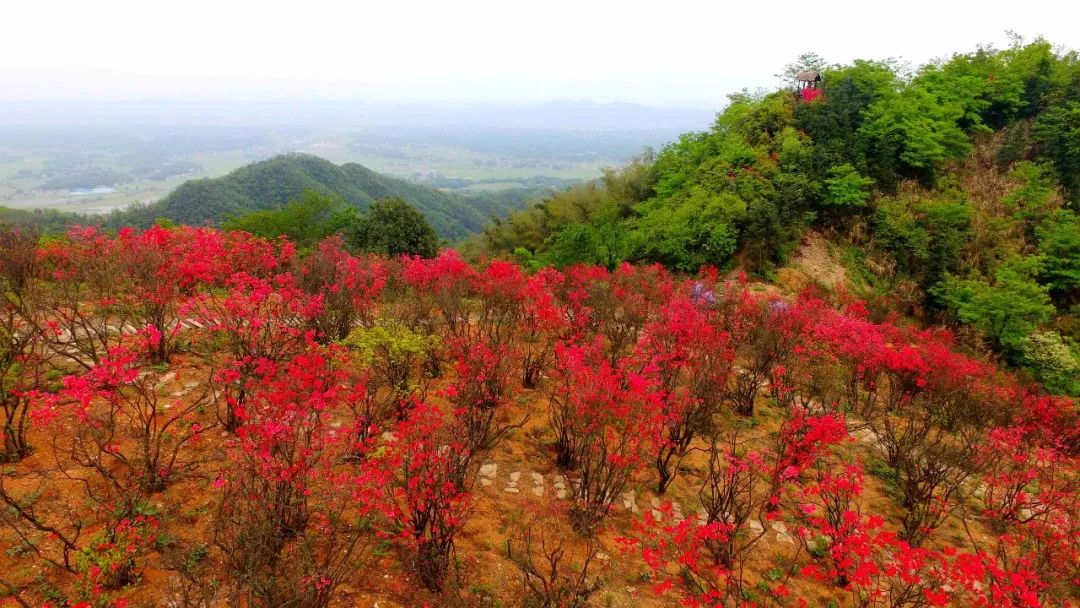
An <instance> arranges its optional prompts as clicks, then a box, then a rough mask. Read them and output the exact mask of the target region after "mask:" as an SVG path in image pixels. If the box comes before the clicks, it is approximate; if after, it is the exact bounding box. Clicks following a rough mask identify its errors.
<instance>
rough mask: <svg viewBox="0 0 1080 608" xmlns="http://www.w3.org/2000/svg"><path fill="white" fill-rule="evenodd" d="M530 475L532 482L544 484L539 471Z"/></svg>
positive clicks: (539, 484)
mask: <svg viewBox="0 0 1080 608" xmlns="http://www.w3.org/2000/svg"><path fill="white" fill-rule="evenodd" d="M531 475H532V480H533V483H534V484H536V485H538V486H542V485H544V476H543V475H541V474H540V473H535V472H534V473H532V474H531Z"/></svg>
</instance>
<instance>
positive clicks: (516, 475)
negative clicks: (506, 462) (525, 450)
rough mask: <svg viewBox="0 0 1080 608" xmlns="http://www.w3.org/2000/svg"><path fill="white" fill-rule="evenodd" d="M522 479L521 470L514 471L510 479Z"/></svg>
mask: <svg viewBox="0 0 1080 608" xmlns="http://www.w3.org/2000/svg"><path fill="white" fill-rule="evenodd" d="M519 479H521V471H514V472H513V473H510V481H517V480H519Z"/></svg>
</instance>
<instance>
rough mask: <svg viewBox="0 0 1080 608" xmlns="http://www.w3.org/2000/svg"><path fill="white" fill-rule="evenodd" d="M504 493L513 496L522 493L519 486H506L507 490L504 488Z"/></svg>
mask: <svg viewBox="0 0 1080 608" xmlns="http://www.w3.org/2000/svg"><path fill="white" fill-rule="evenodd" d="M503 492H509V493H511V494H518V493H519V492H521V490H519V489H518V488H517V486H506V487H505V488H503Z"/></svg>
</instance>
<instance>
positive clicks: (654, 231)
mask: <svg viewBox="0 0 1080 608" xmlns="http://www.w3.org/2000/svg"><path fill="white" fill-rule="evenodd" d="M643 211H644V215H643V216H642V217H641V218H640V219H639V220H638V222H637V233H636V235H635V238H634V254H633V255H634V257H635V258H638V259H642V260H648V261H655V262H660V263H662V264H664V265H666V266H668V267H669V268H672V269H675V270H680V271H683V272H696V271H697V270H698V269H699V268H701V266H703V265H706V264H710V265H716V266H722V265H724V264H725V263H727V262H728V261H729V260H730V259H731V256H732V254H734V253H735V248H736V246H737V245H738V237H739V229H738V227H737V226H736V221H737V220H738V219H740V218H741V217H742V216H743V215H744V214H745V213H746V203H745V202H744V201H743V200H742V199H741V198H740V197H739V196H738V195H736V194H734V193H731V192H722V193H719V194H718V193H714V192H711V191H709V190H706V189H705V188H703V187H701V186H694V187H693V188H691V189H690V191H689V192H688V193H687V196H686V199H685V200H683V201H680V202H678V203H675V202H674V201H656V202H654V203H650V204H648V205H647V206H646V207H645V208H644V209H643Z"/></svg>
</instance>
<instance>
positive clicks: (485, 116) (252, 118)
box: [0, 99, 720, 131]
mask: <svg viewBox="0 0 1080 608" xmlns="http://www.w3.org/2000/svg"><path fill="white" fill-rule="evenodd" d="M719 102H720V100H718V103H719ZM715 116H716V113H715V110H712V109H704V108H692V107H669V106H646V105H640V104H634V103H597V102H592V101H547V102H539V103H509V102H504V103H422V102H411V103H380V102H362V101H328V100H327V101H311V100H305V101H297V100H287V101H285V100H266V101H226V100H208V101H193V100H170V99H144V100H129V101H71V100H67V101H61V100H52V101H50V100H39V101H5V100H0V126H3V125H15V126H19V127H28V126H34V125H37V126H41V125H63V126H69V127H70V126H74V125H83V126H88V125H98V126H101V125H113V126H115V125H143V126H153V125H159V126H160V125H171V126H180V125H200V126H214V127H225V126H232V127H240V126H246V127H252V126H259V127H265V126H271V125H277V126H283V125H288V126H294V127H310V126H312V125H324V126H325V125H330V126H334V127H337V128H341V127H359V126H369V127H370V126H395V127H397V126H423V127H425V128H433V127H446V126H454V127H485V128H498V129H548V130H577V131H594V130H604V131H612V130H619V131H621V130H629V131H642V130H654V129H675V130H678V131H686V130H696V129H702V128H705V127H707V126H708V125H709V124H711V123H712V121H713V119H714V118H715Z"/></svg>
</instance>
